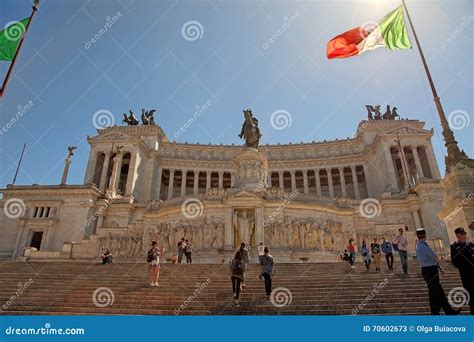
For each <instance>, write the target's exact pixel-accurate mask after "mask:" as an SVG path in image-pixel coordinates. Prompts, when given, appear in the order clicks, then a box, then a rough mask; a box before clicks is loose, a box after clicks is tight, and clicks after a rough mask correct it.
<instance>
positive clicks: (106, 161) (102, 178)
mask: <svg viewBox="0 0 474 342" xmlns="http://www.w3.org/2000/svg"><path fill="white" fill-rule="evenodd" d="M109 163H110V153H108V152H106V153H105V157H104V163H103V164H102V173H101V175H100V183H99V189H100V190H102V191H104V190H105V189H106V187H107V184H105V182H106V180H107V172H108V171H109Z"/></svg>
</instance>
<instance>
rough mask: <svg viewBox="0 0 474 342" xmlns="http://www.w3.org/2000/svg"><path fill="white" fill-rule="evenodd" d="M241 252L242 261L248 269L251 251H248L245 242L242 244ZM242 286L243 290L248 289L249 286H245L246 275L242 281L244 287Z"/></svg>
mask: <svg viewBox="0 0 474 342" xmlns="http://www.w3.org/2000/svg"><path fill="white" fill-rule="evenodd" d="M239 251H240V254H241V255H242V260H243V261H244V263H245V267H247V264H248V263H249V251H248V250H247V248H246V246H245V242H242V243H241V244H240V248H239ZM241 286H242V288H245V287H247V285H245V275H244V279H242V285H241Z"/></svg>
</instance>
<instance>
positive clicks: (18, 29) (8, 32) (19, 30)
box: [3, 20, 26, 42]
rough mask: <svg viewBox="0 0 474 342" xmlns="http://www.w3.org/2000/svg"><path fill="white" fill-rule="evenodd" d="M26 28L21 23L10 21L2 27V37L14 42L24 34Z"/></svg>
mask: <svg viewBox="0 0 474 342" xmlns="http://www.w3.org/2000/svg"><path fill="white" fill-rule="evenodd" d="M25 30H26V26H25V25H24V24H23V23H22V22H21V21H16V20H15V21H10V22H8V23H7V24H6V25H5V26H4V27H3V35H4V36H5V39H6V40H9V41H11V42H16V41H18V40H19V39H21V37H23V34H24V33H25Z"/></svg>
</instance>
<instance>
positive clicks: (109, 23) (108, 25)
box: [84, 11, 122, 50]
mask: <svg viewBox="0 0 474 342" xmlns="http://www.w3.org/2000/svg"><path fill="white" fill-rule="evenodd" d="M121 17H122V13H121V12H120V11H118V12H117V13H116V14H115V15H114V16H113V17H110V16H107V17H106V18H105V24H104V26H103V27H102V28H101V29H100V30H99V31H98V32H97V33H96V34H95V35H94V36H93V37H92V38H91V39H90V40H89V41H88V42H85V43H84V48H85V49H86V50H88V49H90V48H91V47H92V45H94V44H95V43H96V42H97V41H99V39H100V38H102V36H103V35H105V34H106V33H107V31H108V30H109V29H110V28H112V26H114V24H115V23H116V22H117V21H119V19H120V18H121Z"/></svg>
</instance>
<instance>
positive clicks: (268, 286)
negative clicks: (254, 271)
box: [262, 273, 272, 296]
mask: <svg viewBox="0 0 474 342" xmlns="http://www.w3.org/2000/svg"><path fill="white" fill-rule="evenodd" d="M262 275H263V278H264V279H265V293H266V294H267V295H268V296H269V295H270V294H271V293H272V276H271V275H270V274H268V273H262Z"/></svg>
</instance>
